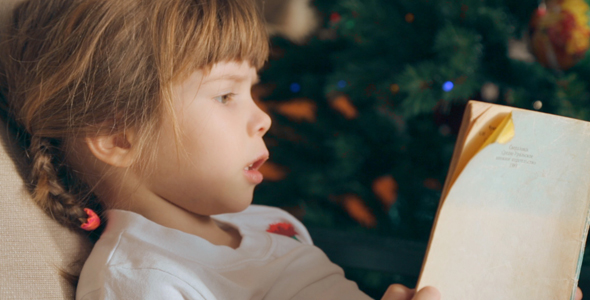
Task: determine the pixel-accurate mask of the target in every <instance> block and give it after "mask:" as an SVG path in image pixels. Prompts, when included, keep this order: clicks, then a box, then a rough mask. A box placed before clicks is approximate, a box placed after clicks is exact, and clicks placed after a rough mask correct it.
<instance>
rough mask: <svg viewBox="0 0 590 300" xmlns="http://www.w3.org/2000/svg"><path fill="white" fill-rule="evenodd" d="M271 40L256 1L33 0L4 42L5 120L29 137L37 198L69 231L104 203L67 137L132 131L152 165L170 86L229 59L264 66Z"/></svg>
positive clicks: (0, 69) (16, 16)
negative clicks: (71, 156)
mask: <svg viewBox="0 0 590 300" xmlns="http://www.w3.org/2000/svg"><path fill="white" fill-rule="evenodd" d="M267 56H268V38H267V35H266V31H265V28H264V23H263V21H262V19H261V17H260V12H258V8H257V6H256V5H255V4H254V2H252V0H31V1H27V2H25V3H22V4H20V5H19V6H18V7H17V8H16V10H15V11H14V13H13V16H12V20H11V21H10V24H9V25H8V26H7V28H6V30H5V35H3V36H2V41H1V44H0V87H2V92H3V93H4V95H5V98H6V99H5V100H4V101H5V102H4V103H2V105H0V106H2V107H3V109H4V110H5V111H6V113H7V115H8V116H9V118H10V119H11V121H13V122H14V123H16V124H17V126H18V128H19V130H20V131H21V132H22V134H24V135H25V136H26V140H27V142H26V144H27V155H28V157H29V167H30V168H29V176H30V178H29V183H30V185H31V191H32V195H33V198H34V200H35V201H36V202H37V203H38V204H39V205H40V206H41V207H43V208H44V209H45V210H46V211H47V213H48V214H50V215H51V216H53V218H55V219H56V220H57V221H59V222H60V223H62V224H63V225H65V226H67V227H69V228H72V229H76V228H79V226H80V224H81V223H83V222H85V221H86V217H87V216H86V214H85V213H84V211H83V208H84V207H90V208H93V209H98V210H99V212H100V204H99V203H98V201H97V200H96V197H94V196H93V194H92V192H91V189H90V187H88V185H86V184H85V183H84V182H81V180H80V179H79V178H78V177H77V176H75V174H73V172H72V170H71V169H70V168H69V167H68V165H67V161H66V160H65V157H64V156H65V155H64V154H65V151H64V150H65V149H64V147H65V144H66V143H67V141H68V139H70V138H71V137H76V136H86V135H91V134H97V133H103V132H106V133H116V132H124V131H125V130H128V129H130V128H134V129H135V130H136V132H137V135H138V140H139V141H138V145H139V149H141V150H140V151H139V152H140V157H142V158H144V159H143V161H149V159H150V157H153V154H154V151H155V150H154V148H153V147H150V145H153V144H155V143H156V142H157V137H158V135H157V134H156V133H157V129H158V128H159V126H160V125H161V122H162V117H163V116H164V115H166V114H171V113H172V100H173V99H172V93H171V85H172V84H173V83H174V82H177V81H179V80H182V79H184V78H186V77H187V76H188V75H190V74H191V73H192V72H194V71H195V70H198V69H205V70H209V69H210V67H211V66H212V65H213V64H215V63H217V62H222V61H229V60H239V61H248V62H250V64H251V65H252V66H253V67H255V68H257V69H259V68H260V67H261V66H262V65H263V63H264V62H265V60H266V58H267Z"/></svg>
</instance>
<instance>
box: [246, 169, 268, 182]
mask: <svg viewBox="0 0 590 300" xmlns="http://www.w3.org/2000/svg"><path fill="white" fill-rule="evenodd" d="M244 173H246V178H247V179H248V181H250V182H251V183H253V184H259V183H261V182H262V180H263V179H264V176H262V173H260V172H259V171H258V170H245V171H244Z"/></svg>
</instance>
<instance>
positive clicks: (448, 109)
mask: <svg viewBox="0 0 590 300" xmlns="http://www.w3.org/2000/svg"><path fill="white" fill-rule="evenodd" d="M313 4H314V5H315V7H316V8H317V10H318V11H319V12H320V14H321V16H322V19H323V23H322V25H321V26H320V28H319V30H318V31H317V32H316V33H315V34H314V36H313V37H311V38H310V39H309V40H308V41H306V43H305V44H303V45H298V44H295V43H292V42H290V41H288V40H286V39H283V38H280V37H275V38H273V39H272V52H271V58H270V61H269V62H268V64H267V66H266V67H265V69H264V70H263V71H262V73H261V84H260V85H259V86H256V87H255V88H254V90H253V93H254V95H255V97H256V98H257V99H259V100H260V101H259V103H260V106H261V107H263V108H264V109H265V110H266V111H267V112H269V114H271V116H272V118H273V127H272V128H271V130H270V131H269V133H268V134H267V137H266V141H267V145H268V147H269V149H270V152H271V159H270V161H269V163H267V164H266V165H265V166H264V168H263V169H262V172H263V173H264V174H265V175H266V179H267V181H266V183H263V184H262V185H261V186H260V187H259V188H258V190H257V191H256V195H255V202H256V203H260V204H267V205H273V206H279V207H283V208H285V209H287V210H289V211H291V212H292V213H293V214H295V215H296V216H298V217H300V218H302V220H303V222H304V223H305V224H306V226H308V227H318V226H320V227H329V228H338V229H340V230H348V231H355V232H366V233H367V234H374V235H382V236H393V237H398V238H404V239H410V240H417V241H424V242H426V241H427V240H428V236H429V234H430V229H431V226H432V222H433V219H434V215H435V212H436V208H437V205H438V201H439V195H440V190H441V188H442V184H443V183H444V180H445V177H446V172H447V168H448V164H449V162H450V159H451V155H452V151H453V147H454V142H455V139H456V134H457V132H458V130H459V128H458V127H459V123H460V120H461V116H462V112H463V108H464V106H465V103H466V102H467V101H468V100H470V99H475V100H481V101H489V102H494V103H498V104H504V105H511V106H516V107H521V108H527V109H535V110H539V111H543V112H548V113H554V114H559V115H564V116H569V117H574V118H579V119H585V120H590V93H589V90H588V84H587V82H590V59H589V58H588V57H587V56H586V55H585V52H586V51H587V49H588V43H589V37H590V27H589V26H588V25H589V22H588V5H587V4H586V2H584V0H552V1H547V2H539V1H538V0H523V1H508V0H465V1H436V0H396V1H390V0H338V1H327V0H316V1H315V2H314V3H313ZM365 277H366V276H365ZM388 280H389V279H388ZM376 281H377V282H379V280H376ZM361 285H363V283H362V282H361Z"/></svg>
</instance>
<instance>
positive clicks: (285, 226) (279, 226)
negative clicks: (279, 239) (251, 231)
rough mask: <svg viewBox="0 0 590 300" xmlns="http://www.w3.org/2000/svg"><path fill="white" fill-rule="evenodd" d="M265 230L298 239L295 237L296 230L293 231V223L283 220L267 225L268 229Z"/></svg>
mask: <svg viewBox="0 0 590 300" xmlns="http://www.w3.org/2000/svg"><path fill="white" fill-rule="evenodd" d="M266 231H267V232H270V233H276V234H281V235H285V236H288V237H291V238H294V239H296V240H298V239H297V237H296V235H297V231H295V228H293V225H292V224H291V223H286V222H284V223H274V224H270V225H268V229H267V230H266Z"/></svg>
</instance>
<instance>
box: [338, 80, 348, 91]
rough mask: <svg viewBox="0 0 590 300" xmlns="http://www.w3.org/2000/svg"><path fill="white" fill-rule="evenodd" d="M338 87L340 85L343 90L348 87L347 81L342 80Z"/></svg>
mask: <svg viewBox="0 0 590 300" xmlns="http://www.w3.org/2000/svg"><path fill="white" fill-rule="evenodd" d="M337 85H338V87H339V88H341V89H343V88H345V87H346V81H345V80H340V81H338V83H337Z"/></svg>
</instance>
